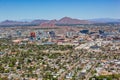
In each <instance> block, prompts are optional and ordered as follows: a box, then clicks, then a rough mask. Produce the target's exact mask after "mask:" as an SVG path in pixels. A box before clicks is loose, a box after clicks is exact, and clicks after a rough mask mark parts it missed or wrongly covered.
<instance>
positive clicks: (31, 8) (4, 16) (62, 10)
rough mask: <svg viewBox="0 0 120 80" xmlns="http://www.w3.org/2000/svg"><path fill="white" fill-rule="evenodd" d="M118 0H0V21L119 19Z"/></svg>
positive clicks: (119, 2)
mask: <svg viewBox="0 0 120 80" xmlns="http://www.w3.org/2000/svg"><path fill="white" fill-rule="evenodd" d="M119 7H120V0H0V21H3V20H21V19H50V20H51V19H60V18H62V17H65V16H67V17H72V18H78V19H93V18H116V19H119V18H120V15H119V14H120V10H119Z"/></svg>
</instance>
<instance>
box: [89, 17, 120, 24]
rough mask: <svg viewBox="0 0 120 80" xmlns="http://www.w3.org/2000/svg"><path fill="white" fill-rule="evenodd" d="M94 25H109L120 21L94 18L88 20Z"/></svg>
mask: <svg viewBox="0 0 120 80" xmlns="http://www.w3.org/2000/svg"><path fill="white" fill-rule="evenodd" d="M89 21H92V22H94V23H109V22H120V19H112V18H96V19H89Z"/></svg>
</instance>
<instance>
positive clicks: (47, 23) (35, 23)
mask: <svg viewBox="0 0 120 80" xmlns="http://www.w3.org/2000/svg"><path fill="white" fill-rule="evenodd" d="M109 22H110V23H111V22H117V23H120V19H112V18H97V19H88V20H80V19H73V18H70V17H63V18H61V19H60V20H56V19H55V20H40V19H37V20H32V21H12V20H5V21H2V22H0V27H1V26H3V27H4V26H38V25H40V26H54V25H60V24H94V23H109Z"/></svg>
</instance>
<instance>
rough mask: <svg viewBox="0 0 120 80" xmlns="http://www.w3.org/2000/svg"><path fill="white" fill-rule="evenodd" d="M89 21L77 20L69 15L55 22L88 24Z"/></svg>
mask: <svg viewBox="0 0 120 80" xmlns="http://www.w3.org/2000/svg"><path fill="white" fill-rule="evenodd" d="M89 23H91V22H90V21H88V20H79V19H73V18H70V17H64V18H62V19H60V20H59V21H58V22H57V24H89Z"/></svg>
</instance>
